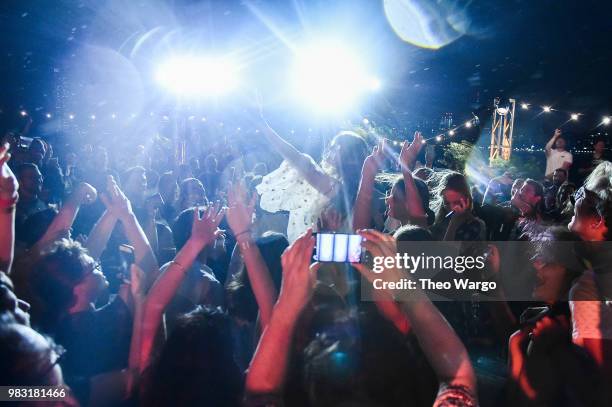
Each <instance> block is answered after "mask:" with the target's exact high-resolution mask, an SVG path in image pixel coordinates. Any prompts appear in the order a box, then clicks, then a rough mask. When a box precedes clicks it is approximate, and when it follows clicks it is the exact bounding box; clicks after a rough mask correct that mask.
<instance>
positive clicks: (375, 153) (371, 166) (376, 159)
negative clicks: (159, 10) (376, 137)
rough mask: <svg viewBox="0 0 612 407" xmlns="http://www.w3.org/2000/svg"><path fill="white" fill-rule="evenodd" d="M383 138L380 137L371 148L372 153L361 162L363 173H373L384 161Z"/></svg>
mask: <svg viewBox="0 0 612 407" xmlns="http://www.w3.org/2000/svg"><path fill="white" fill-rule="evenodd" d="M385 147H386V141H385V139H381V140H380V141H379V142H378V144H377V145H375V146H374V148H373V149H372V153H371V154H370V155H369V156H367V157H366V159H365V160H364V162H363V173H364V174H369V175H375V174H376V173H377V172H378V171H379V170H380V169H381V168H382V166H383V164H384V162H385Z"/></svg>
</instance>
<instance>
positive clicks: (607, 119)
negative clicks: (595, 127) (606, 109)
mask: <svg viewBox="0 0 612 407" xmlns="http://www.w3.org/2000/svg"><path fill="white" fill-rule="evenodd" d="M611 121H612V119H610V116H604V118H603V120H602V121H601V122H602V123H603V124H604V125H606V126H607V125H608V124H610V122H611Z"/></svg>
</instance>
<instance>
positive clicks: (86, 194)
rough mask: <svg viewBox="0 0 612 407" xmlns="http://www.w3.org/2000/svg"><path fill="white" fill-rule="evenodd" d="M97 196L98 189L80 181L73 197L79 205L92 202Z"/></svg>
mask: <svg viewBox="0 0 612 407" xmlns="http://www.w3.org/2000/svg"><path fill="white" fill-rule="evenodd" d="M97 198H98V191H96V189H95V188H94V187H92V186H91V185H89V184H88V183H86V182H81V183H80V184H79V185H78V187H77V189H76V191H75V199H76V201H77V202H78V203H79V204H81V205H88V204H92V203H94V202H95V201H96V199H97Z"/></svg>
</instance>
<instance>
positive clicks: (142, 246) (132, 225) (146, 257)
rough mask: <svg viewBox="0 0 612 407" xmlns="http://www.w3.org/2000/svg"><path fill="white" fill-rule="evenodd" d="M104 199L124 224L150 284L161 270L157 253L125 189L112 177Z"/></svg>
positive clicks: (137, 261) (136, 260)
mask: <svg viewBox="0 0 612 407" xmlns="http://www.w3.org/2000/svg"><path fill="white" fill-rule="evenodd" d="M102 200H103V202H105V204H106V205H107V207H111V208H112V212H113V213H115V215H116V216H117V219H119V221H120V222H121V224H122V225H123V230H124V232H125V235H126V237H127V239H128V241H129V242H130V245H132V247H134V261H135V263H136V264H137V265H138V266H139V267H140V268H141V269H142V270H144V272H145V274H146V275H147V282H148V283H147V284H146V286H149V285H150V283H152V279H154V278H156V277H157V272H158V270H159V268H158V266H157V259H156V258H155V254H154V253H153V249H152V248H151V245H150V244H149V240H148V239H147V236H146V235H145V233H144V231H143V230H142V228H141V227H140V224H139V223H138V220H137V219H136V215H134V212H133V211H132V205H131V203H130V201H129V199H128V198H127V197H126V196H125V194H124V193H123V191H121V189H119V186H117V183H116V182H115V180H114V179H113V178H112V177H109V182H108V190H107V194H105V195H103V197H102Z"/></svg>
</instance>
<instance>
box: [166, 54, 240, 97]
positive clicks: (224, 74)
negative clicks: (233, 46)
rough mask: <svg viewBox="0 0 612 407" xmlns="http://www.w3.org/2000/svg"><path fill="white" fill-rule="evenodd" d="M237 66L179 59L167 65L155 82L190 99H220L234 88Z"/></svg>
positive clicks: (218, 60) (206, 59)
mask: <svg viewBox="0 0 612 407" xmlns="http://www.w3.org/2000/svg"><path fill="white" fill-rule="evenodd" d="M237 71H238V69H237V67H236V66H235V64H234V63H232V62H231V61H229V60H227V59H224V58H213V57H196V56H188V55H187V56H177V57H173V58H170V59H168V60H166V61H165V62H163V63H162V64H161V65H160V66H159V68H158V69H157V71H156V73H155V79H156V80H157V81H158V82H159V83H160V84H161V85H162V86H163V87H165V88H166V89H168V90H170V91H171V92H173V93H175V94H177V95H181V96H186V97H206V96H219V95H221V94H224V93H227V92H229V91H231V90H232V89H234V88H235V87H236V86H237V84H238V80H237Z"/></svg>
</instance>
